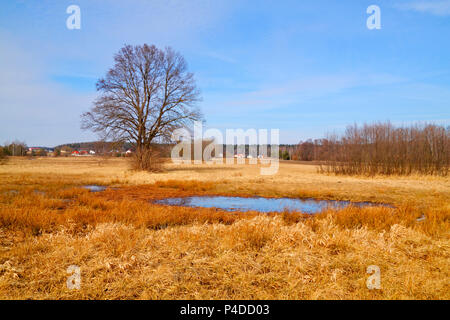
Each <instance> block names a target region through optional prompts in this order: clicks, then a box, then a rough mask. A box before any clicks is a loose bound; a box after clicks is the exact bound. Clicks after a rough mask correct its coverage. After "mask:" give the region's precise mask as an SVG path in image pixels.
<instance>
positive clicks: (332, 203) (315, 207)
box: [154, 196, 391, 214]
mask: <svg viewBox="0 0 450 320" xmlns="http://www.w3.org/2000/svg"><path fill="white" fill-rule="evenodd" d="M154 203H158V204H165V205H171V206H184V207H202V208H219V209H223V210H227V211H251V210H255V211H260V212H282V211H284V210H286V209H287V210H290V211H300V212H304V213H309V214H313V213H318V212H320V211H322V210H324V209H326V208H334V209H342V208H345V207H347V206H349V205H352V206H356V207H370V206H385V207H391V206H390V205H385V204H376V203H370V202H350V201H337V200H315V199H290V198H260V197H256V198H243V197H222V196H206V197H185V198H167V199H162V200H156V201H154Z"/></svg>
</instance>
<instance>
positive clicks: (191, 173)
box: [0, 158, 450, 299]
mask: <svg viewBox="0 0 450 320" xmlns="http://www.w3.org/2000/svg"><path fill="white" fill-rule="evenodd" d="M85 184H103V185H108V186H110V188H109V189H108V190H107V191H105V192H101V193H90V192H88V191H87V190H84V189H81V188H79V186H81V185H85ZM194 194H196V195H197V194H199V195H203V194H222V195H242V196H253V195H260V196H273V197H281V196H288V197H317V198H321V199H345V200H354V201H374V202H385V203H391V204H394V205H395V206H396V208H395V209H391V208H384V207H375V208H363V209H361V208H353V207H349V208H346V209H344V210H340V211H339V212H335V211H333V210H329V211H326V212H324V213H322V214H320V215H316V216H314V217H311V216H307V215H303V214H301V213H290V212H284V213H282V214H270V215H267V214H259V213H257V212H250V213H227V212H223V211H217V210H214V209H194V208H181V207H167V206H161V205H155V204H152V203H151V202H150V201H149V200H152V199H157V198H163V197H168V196H185V195H194ZM449 213H450V179H449V178H448V177H447V178H443V177H428V176H409V177H375V178H367V177H343V176H333V175H322V174H318V173H317V171H316V169H315V167H314V166H308V165H301V164H295V163H281V165H280V170H279V173H278V174H277V175H275V176H260V175H259V168H258V167H257V166H252V165H239V166H238V165H233V166H232V165H214V166H208V165H201V166H194V165H192V166H187V165H185V166H182V167H180V166H174V165H169V166H168V168H167V170H166V171H165V172H163V173H158V174H151V173H144V172H136V171H131V170H129V169H128V165H127V163H126V162H125V161H124V160H123V159H108V160H106V161H105V160H102V159H100V158H38V159H36V160H27V159H21V158H15V159H10V161H9V162H8V163H7V164H5V165H2V166H0V250H1V251H0V298H2V299H28V298H31V299H71V298H74V299H88V298H95V299H185V298H187V299H448V298H449V297H450V286H449V279H450V278H449V275H450V268H449V265H450V264H449V262H450V252H449V249H450V248H449V245H450V242H449V224H450V221H449V216H450V215H449ZM422 215H424V216H425V217H426V219H425V220H424V221H420V222H418V221H417V218H419V217H421V216H422ZM69 265H78V266H80V268H81V275H82V285H81V289H80V290H69V289H68V288H67V287H66V279H67V277H68V274H66V269H67V267H68V266H69ZM369 265H377V266H379V267H380V269H381V286H382V289H381V290H369V289H367V287H366V284H365V282H366V279H367V277H368V276H369V275H368V274H367V273H366V268H367V267H368V266H369Z"/></svg>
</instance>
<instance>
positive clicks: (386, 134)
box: [316, 122, 450, 175]
mask: <svg viewBox="0 0 450 320" xmlns="http://www.w3.org/2000/svg"><path fill="white" fill-rule="evenodd" d="M317 149H318V150H316V151H317V155H318V159H317V160H324V165H322V166H321V170H322V171H324V172H332V173H336V174H363V175H375V174H384V175H390V174H400V175H407V174H412V173H419V174H433V175H447V174H448V172H449V165H450V127H447V128H445V127H443V126H438V125H434V124H430V125H411V126H407V127H396V126H394V125H392V124H391V123H389V122H385V123H376V124H370V125H369V124H365V125H363V126H357V125H356V124H355V125H353V126H349V127H347V130H346V131H345V133H344V134H343V135H342V136H336V135H329V136H328V138H327V139H324V140H322V142H321V144H320V146H318V148H317Z"/></svg>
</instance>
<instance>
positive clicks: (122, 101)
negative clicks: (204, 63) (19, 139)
mask: <svg viewBox="0 0 450 320" xmlns="http://www.w3.org/2000/svg"><path fill="white" fill-rule="evenodd" d="M114 61H115V65H114V67H113V68H111V69H110V70H109V71H108V73H107V74H106V76H105V77H104V78H102V79H100V80H99V81H98V82H97V91H98V92H100V95H99V97H98V98H97V99H96V100H95V102H94V106H93V107H92V108H91V110H90V111H89V112H86V113H84V114H83V115H82V128H83V129H90V130H93V131H94V132H97V133H100V134H101V135H102V136H103V139H108V138H109V139H111V138H114V139H121V140H127V141H129V142H132V143H133V144H134V145H135V146H136V155H137V162H138V166H139V167H140V168H141V169H148V168H147V167H146V166H147V164H146V163H145V162H146V157H148V153H149V150H151V145H152V143H153V142H154V141H155V139H157V138H162V139H164V140H167V139H169V138H170V135H171V133H172V132H173V130H175V129H177V128H180V127H187V126H188V125H189V124H190V123H191V122H192V121H194V120H200V119H201V117H202V116H201V113H200V110H199V109H198V107H197V102H198V101H199V100H200V93H199V90H198V88H197V86H196V83H195V80H194V76H193V74H192V73H190V72H188V71H187V64H186V61H185V59H184V58H183V56H181V55H180V54H179V53H178V52H175V51H173V50H172V49H171V48H166V49H164V50H161V49H158V48H157V47H155V46H154V45H147V44H144V45H143V46H130V45H126V46H124V47H123V48H122V49H120V51H119V52H118V53H117V54H116V55H115V56H114Z"/></svg>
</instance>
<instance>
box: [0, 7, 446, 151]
mask: <svg viewBox="0 0 450 320" xmlns="http://www.w3.org/2000/svg"><path fill="white" fill-rule="evenodd" d="M72 4H76V5H78V6H79V7H80V9H81V29H80V30H69V29H67V28H66V19H67V18H68V16H69V14H67V13H66V8H67V7H68V6H69V5H72ZM372 4H375V5H378V6H379V7H380V8H381V27H382V28H381V30H369V29H368V28H367V27H366V20H367V18H368V17H369V14H367V13H366V9H367V7H368V6H369V5H372ZM0 43H1V47H0V70H1V72H0V110H1V117H0V143H3V142H6V141H11V140H14V139H20V140H24V141H25V142H26V143H27V144H28V145H46V146H54V145H57V144H61V143H67V142H74V141H92V140H94V139H95V138H96V137H95V135H94V134H93V133H90V132H86V131H82V130H81V129H80V114H81V113H83V112H84V111H86V110H88V109H89V108H90V107H91V105H92V101H93V99H94V98H95V96H96V92H95V82H96V80H97V79H98V78H99V77H102V76H103V75H104V74H105V72H106V71H107V69H108V68H110V67H111V66H112V63H113V55H114V53H115V52H117V51H118V50H119V49H120V48H121V47H122V46H123V45H124V44H143V43H148V44H155V45H157V46H159V47H164V46H172V47H173V48H174V49H176V50H177V51H179V52H181V53H182V54H183V55H184V56H185V58H186V59H187V61H188V64H189V69H190V71H192V72H194V73H195V75H196V79H197V83H198V85H199V87H200V89H201V91H202V97H203V101H202V102H201V104H200V107H201V109H202V111H203V113H204V115H205V119H206V125H207V127H208V128H218V129H221V130H225V129H226V128H230V129H234V128H243V129H248V128H255V129H258V128H267V129H271V128H279V129H280V134H281V137H280V140H281V142H282V143H297V142H298V141H299V140H304V139H307V138H320V137H323V136H324V135H325V133H327V132H334V131H336V132H340V131H342V130H343V129H344V128H345V127H346V125H348V124H352V123H354V122H356V123H364V122H372V121H384V120H390V121H392V122H393V123H395V124H408V123H411V122H415V121H422V122H435V123H439V124H445V125H448V124H450V0H428V1H426V0H423V1H422V0H411V1H403V0H386V1H385V0H370V1H365V0H341V1H325V0H322V1H321V0H314V1H313V0H304V1H299V0H292V1H289V0H278V1H264V0H146V1H144V0H130V1H113V0H110V1H105V0H81V1H80V0H71V1H65V0H58V1H45V0H43V1H29V0H23V1H12V0H9V1H2V2H1V4H0Z"/></svg>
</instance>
